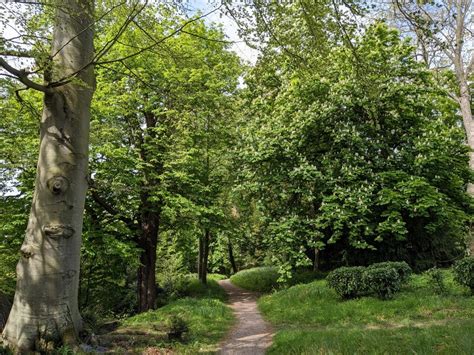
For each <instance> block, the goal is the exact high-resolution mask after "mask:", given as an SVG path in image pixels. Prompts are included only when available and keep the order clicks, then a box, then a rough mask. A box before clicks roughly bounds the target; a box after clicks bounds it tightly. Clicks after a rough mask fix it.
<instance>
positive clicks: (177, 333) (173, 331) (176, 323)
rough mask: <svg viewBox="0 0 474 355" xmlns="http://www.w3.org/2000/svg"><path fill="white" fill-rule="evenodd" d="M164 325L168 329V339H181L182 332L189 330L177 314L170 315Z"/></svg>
mask: <svg viewBox="0 0 474 355" xmlns="http://www.w3.org/2000/svg"><path fill="white" fill-rule="evenodd" d="M166 327H167V329H168V332H167V333H168V339H169V340H181V339H182V337H183V333H186V332H188V331H189V327H188V324H187V323H186V321H185V320H184V319H183V318H182V317H181V316H179V315H176V314H174V315H172V316H171V317H170V318H169V319H168V321H167V322H166Z"/></svg>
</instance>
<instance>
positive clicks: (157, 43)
mask: <svg viewBox="0 0 474 355" xmlns="http://www.w3.org/2000/svg"><path fill="white" fill-rule="evenodd" d="M221 7H222V5H220V6H219V7H217V8H215V9H214V10H212V11H209V12H208V13H206V14H204V15H201V16H199V17H196V18H194V19H191V20H189V21H186V22H185V23H184V24H182V25H181V26H180V27H178V28H177V29H176V30H174V31H173V32H171V33H170V34H169V35H167V36H164V37H163V38H161V39H159V40H155V39H153V38H152V40H153V41H154V43H153V44H151V45H149V46H147V47H144V48H142V49H140V50H139V51H136V52H135V53H132V54H129V55H127V56H125V57H122V58H118V59H111V60H104V61H102V62H95V64H110V63H115V62H121V61H123V60H126V59H129V58H133V57H135V56H137V55H139V54H141V53H143V52H145V51H147V50H150V49H152V48H153V47H156V46H157V45H159V44H160V43H162V42H164V41H166V40H167V39H169V38H171V37H173V36H175V35H176V34H177V33H179V32H181V31H182V30H183V29H184V28H185V27H186V26H188V25H189V24H191V23H193V22H196V21H199V20H200V19H202V18H204V17H206V16H209V15H210V14H212V13H214V12H216V11H217V10H219V9H220V8H221Z"/></svg>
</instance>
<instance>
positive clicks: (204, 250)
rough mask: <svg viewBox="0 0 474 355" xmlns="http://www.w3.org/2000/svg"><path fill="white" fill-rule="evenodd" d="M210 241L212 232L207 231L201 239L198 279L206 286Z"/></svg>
mask: <svg viewBox="0 0 474 355" xmlns="http://www.w3.org/2000/svg"><path fill="white" fill-rule="evenodd" d="M209 240H210V231H209V229H206V230H205V231H204V235H202V236H201V237H200V238H199V265H198V277H199V281H200V282H201V283H203V284H204V285H206V284H207V264H208V260H209Z"/></svg>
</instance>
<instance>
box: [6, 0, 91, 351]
mask: <svg viewBox="0 0 474 355" xmlns="http://www.w3.org/2000/svg"><path fill="white" fill-rule="evenodd" d="M58 7H59V8H58V10H57V16H56V22H55V28H54V34H53V46H52V53H53V55H54V54H55V55H54V58H53V60H54V66H55V67H54V70H53V72H54V73H57V76H61V77H65V76H67V75H68V74H72V73H75V72H79V75H78V78H79V79H81V81H82V83H78V82H77V81H76V82H75V83H74V82H71V83H69V84H66V85H63V86H59V87H57V88H55V89H52V90H51V91H50V92H48V93H46V94H45V97H44V108H43V116H42V120H41V143H40V152H39V159H38V166H37V172H36V181H35V192H34V196H33V204H32V207H31V212H30V217H29V221H28V227H27V230H26V235H25V240H24V242H23V245H22V247H21V255H22V256H21V259H20V261H19V262H18V265H17V270H16V271H17V286H16V292H15V298H14V301H13V307H12V310H11V313H10V316H9V318H8V322H7V324H6V326H5V329H4V331H3V334H2V337H3V339H4V341H5V343H7V344H8V345H9V346H12V347H14V348H16V349H18V350H19V352H26V351H29V350H33V349H37V350H39V349H40V348H42V347H43V345H44V344H46V345H48V346H49V345H50V344H52V343H53V342H54V343H55V342H60V341H62V342H65V343H70V342H74V341H75V340H76V336H77V333H78V332H79V330H80V329H81V328H82V320H81V316H80V315H79V309H78V287H79V259H80V248H81V234H82V216H83V211H84V201H85V197H86V190H87V163H88V142H89V120H90V103H91V100H92V94H93V89H94V73H93V68H92V66H90V65H88V64H90V62H91V60H92V57H93V31H92V17H93V1H85V0H81V1H79V0H63V1H62V2H60V4H58ZM56 53H57V54H56ZM51 79H52V80H57V79H58V77H53V78H51ZM48 343H49V344H48ZM42 344H43V345H42Z"/></svg>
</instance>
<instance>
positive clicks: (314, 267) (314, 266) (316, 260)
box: [313, 248, 321, 271]
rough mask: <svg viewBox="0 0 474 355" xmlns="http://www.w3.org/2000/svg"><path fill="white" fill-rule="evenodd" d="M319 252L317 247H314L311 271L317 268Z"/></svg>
mask: <svg viewBox="0 0 474 355" xmlns="http://www.w3.org/2000/svg"><path fill="white" fill-rule="evenodd" d="M320 255H321V252H320V251H319V249H318V248H314V260H313V271H318V270H319V259H320Z"/></svg>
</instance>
